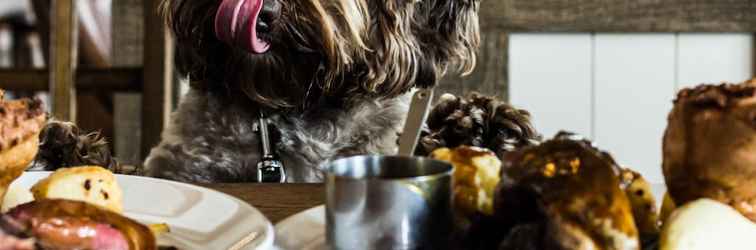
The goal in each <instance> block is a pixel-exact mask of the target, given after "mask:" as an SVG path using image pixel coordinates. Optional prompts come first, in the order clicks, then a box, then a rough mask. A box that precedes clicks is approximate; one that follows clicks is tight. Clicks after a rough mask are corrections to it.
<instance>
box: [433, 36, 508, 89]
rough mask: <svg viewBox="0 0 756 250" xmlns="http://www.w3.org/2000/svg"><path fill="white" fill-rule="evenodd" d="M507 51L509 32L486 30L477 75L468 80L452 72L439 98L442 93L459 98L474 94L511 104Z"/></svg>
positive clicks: (468, 77)
mask: <svg viewBox="0 0 756 250" xmlns="http://www.w3.org/2000/svg"><path fill="white" fill-rule="evenodd" d="M508 48H509V34H508V33H507V32H505V31H503V30H498V29H483V30H482V31H481V44H480V51H479V53H478V57H477V63H476V67H475V71H473V72H472V74H470V75H468V76H460V75H459V73H457V72H454V71H450V72H449V75H448V76H447V77H445V78H444V79H442V80H441V81H440V82H439V84H438V87H437V90H436V93H437V94H436V98H438V97H439V96H441V94H443V93H450V94H454V95H458V96H459V95H466V94H469V92H473V91H474V92H478V93H481V94H485V95H488V96H494V97H496V98H498V99H500V100H509V93H508V82H509V79H508V78H509V74H508V73H507V72H508V65H507V63H508V59H509V58H508V57H509V55H508V52H509V51H508Z"/></svg>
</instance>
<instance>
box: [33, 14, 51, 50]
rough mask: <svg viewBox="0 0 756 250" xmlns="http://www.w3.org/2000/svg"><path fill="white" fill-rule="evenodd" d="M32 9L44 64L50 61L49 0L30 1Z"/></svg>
mask: <svg viewBox="0 0 756 250" xmlns="http://www.w3.org/2000/svg"><path fill="white" fill-rule="evenodd" d="M31 4H32V9H33V10H34V14H35V17H36V19H37V20H36V24H35V26H36V28H37V32H38V33H39V37H40V40H41V41H42V44H43V46H42V58H43V61H44V62H45V64H47V63H48V62H49V59H50V46H48V45H49V44H51V43H50V12H51V9H50V0H32V1H31Z"/></svg>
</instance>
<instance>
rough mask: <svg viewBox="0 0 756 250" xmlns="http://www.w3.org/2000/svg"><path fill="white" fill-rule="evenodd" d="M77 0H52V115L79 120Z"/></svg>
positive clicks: (67, 119) (58, 117)
mask: <svg viewBox="0 0 756 250" xmlns="http://www.w3.org/2000/svg"><path fill="white" fill-rule="evenodd" d="M77 1H78V0H55V1H52V15H51V18H50V27H51V32H50V46H51V52H50V59H51V60H50V69H51V70H50V92H51V94H52V95H51V97H52V113H53V117H55V118H56V119H59V120H65V121H73V122H76V88H75V86H74V82H75V79H76V66H77V63H78V60H77V50H78V37H79V36H78V34H79V33H78V25H77V22H76V20H77V15H76V3H77Z"/></svg>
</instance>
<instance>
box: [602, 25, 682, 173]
mask: <svg viewBox="0 0 756 250" xmlns="http://www.w3.org/2000/svg"><path fill="white" fill-rule="evenodd" d="M595 46H596V48H595V49H596V52H595V53H596V59H595V60H596V61H595V65H596V66H595V69H594V74H595V84H596V86H595V89H596V92H595V98H596V102H595V109H596V112H595V117H594V119H595V121H596V123H595V132H596V144H597V145H598V146H599V147H600V148H602V149H605V150H608V151H609V152H611V153H612V154H613V155H614V157H615V159H616V160H617V162H618V163H619V164H621V165H623V166H627V167H631V168H633V169H635V170H636V171H639V172H641V173H642V174H643V175H644V176H645V177H646V178H647V179H649V180H650V181H652V182H659V181H661V180H662V173H661V156H662V151H661V142H662V135H663V133H664V128H665V126H666V116H667V113H668V112H669V110H670V109H671V108H672V99H673V96H674V89H675V85H674V82H675V35H673V34H668V35H639V34H633V35H601V34H600V35H596V45H595Z"/></svg>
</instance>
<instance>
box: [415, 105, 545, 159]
mask: <svg viewBox="0 0 756 250" xmlns="http://www.w3.org/2000/svg"><path fill="white" fill-rule="evenodd" d="M426 125H427V126H425V127H424V128H423V131H422V133H421V135H420V140H419V143H418V147H417V151H416V155H429V154H430V153H431V152H433V151H434V150H436V149H438V148H444V147H445V148H456V147H458V146H463V145H464V146H475V147H482V148H488V149H490V150H492V151H493V152H494V153H496V155H497V156H499V157H502V155H503V154H504V153H506V152H510V151H513V150H516V149H518V148H521V147H524V146H528V145H534V144H536V143H538V141H540V135H539V134H538V132H536V130H535V127H534V126H533V124H531V122H530V113H528V112H527V111H525V110H521V109H516V108H514V107H512V106H510V105H509V104H506V103H503V102H500V101H497V100H495V99H493V98H490V97H486V96H481V95H478V94H472V95H470V97H469V98H459V97H456V96H454V95H450V94H445V95H443V96H441V98H440V100H439V103H438V104H437V105H436V106H435V107H434V108H433V110H431V112H430V114H429V115H428V120H427V122H426Z"/></svg>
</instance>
